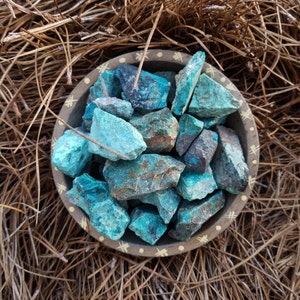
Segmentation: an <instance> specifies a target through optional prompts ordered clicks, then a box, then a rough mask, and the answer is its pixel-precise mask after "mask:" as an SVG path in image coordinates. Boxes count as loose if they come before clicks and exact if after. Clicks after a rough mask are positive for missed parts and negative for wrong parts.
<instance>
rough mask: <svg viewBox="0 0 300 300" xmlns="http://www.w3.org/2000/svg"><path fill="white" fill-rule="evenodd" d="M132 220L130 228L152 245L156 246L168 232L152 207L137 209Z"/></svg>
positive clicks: (142, 206) (131, 216)
mask: <svg viewBox="0 0 300 300" xmlns="http://www.w3.org/2000/svg"><path fill="white" fill-rule="evenodd" d="M130 218H131V222H130V224H129V226H128V228H129V229H130V230H132V231H133V232H134V233H135V234H136V235H137V236H139V237H140V238H141V239H142V240H144V241H145V242H147V243H149V244H150V245H154V244H155V243H156V242H157V241H158V240H159V239H160V238H161V236H162V235H163V234H164V233H165V231H166V230H167V226H166V225H165V223H164V222H163V220H162V218H161V217H160V215H159V213H158V212H157V209H156V208H155V207H153V206H150V205H141V206H139V207H137V208H135V209H134V210H133V211H132V213H131V215H130Z"/></svg>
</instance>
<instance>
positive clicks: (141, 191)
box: [103, 154, 185, 200]
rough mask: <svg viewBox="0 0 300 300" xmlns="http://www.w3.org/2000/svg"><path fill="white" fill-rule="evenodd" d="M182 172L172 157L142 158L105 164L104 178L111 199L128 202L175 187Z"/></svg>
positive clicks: (155, 156) (147, 155)
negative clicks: (128, 200)
mask: <svg viewBox="0 0 300 300" xmlns="http://www.w3.org/2000/svg"><path fill="white" fill-rule="evenodd" d="M184 168H185V165H184V164H183V163H182V162H180V161H178V160H176V159H174V158H172V157H171V156H164V155H159V154H142V155H140V156H139V157H138V158H137V159H135V160H132V161H118V162H111V161H107V162H106V164H105V166H104V169H103V175H104V178H105V180H106V181H107V183H108V186H109V190H110V193H111V195H112V196H113V197H114V198H116V199H118V200H127V199H138V198H139V197H140V196H143V195H146V194H150V193H153V192H155V191H159V190H164V189H167V188H170V187H174V186H176V185H177V183H178V180H179V177H180V174H181V172H182V171H183V170H184Z"/></svg>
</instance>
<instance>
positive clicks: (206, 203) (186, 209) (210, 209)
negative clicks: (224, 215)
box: [168, 191, 225, 241]
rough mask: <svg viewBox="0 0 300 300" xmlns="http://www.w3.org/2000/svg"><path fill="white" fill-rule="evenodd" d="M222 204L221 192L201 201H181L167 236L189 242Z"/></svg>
mask: <svg viewBox="0 0 300 300" xmlns="http://www.w3.org/2000/svg"><path fill="white" fill-rule="evenodd" d="M224 203H225V197H224V194H223V192H222V191H217V192H216V193H214V194H212V195H209V196H207V197H206V198H205V199H203V200H198V201H192V202H189V201H183V202H182V204H181V205H180V207H179V209H178V211H177V213H176V221H175V226H174V229H172V230H170V231H169V232H168V234H169V236H170V237H171V238H173V239H176V240H180V241H187V240H189V239H190V238H191V237H192V236H193V235H194V234H195V233H196V232H197V231H198V230H199V229H200V228H201V227H202V225H203V224H204V223H205V222H206V221H208V220H209V219H210V218H211V217H212V216H214V215H215V214H216V213H217V212H218V211H219V210H220V209H221V208H222V207H223V206H224Z"/></svg>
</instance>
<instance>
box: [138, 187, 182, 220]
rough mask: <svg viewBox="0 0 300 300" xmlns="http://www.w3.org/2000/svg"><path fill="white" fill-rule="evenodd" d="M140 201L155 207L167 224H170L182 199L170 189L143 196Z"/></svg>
mask: <svg viewBox="0 0 300 300" xmlns="http://www.w3.org/2000/svg"><path fill="white" fill-rule="evenodd" d="M140 200H141V201H142V202H143V203H147V204H152V205H155V206H156V207H157V209H158V212H159V215H160V216H161V218H162V219H163V221H164V222H165V224H168V223H169V222H170V221H171V219H172V217H173V215H174V214H175V212H176V210H177V208H178V205H179V203H180V200H181V197H180V196H179V195H178V194H177V193H176V192H175V191H174V190H173V189H172V188H170V189H166V190H162V191H158V192H155V193H151V194H148V195H145V196H142V197H140Z"/></svg>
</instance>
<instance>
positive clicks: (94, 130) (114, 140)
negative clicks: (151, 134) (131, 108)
mask: <svg viewBox="0 0 300 300" xmlns="http://www.w3.org/2000/svg"><path fill="white" fill-rule="evenodd" d="M90 137H91V138H92V139H93V140H95V141H96V142H98V143H100V144H101V145H103V146H98V145H96V144H95V143H93V142H91V141H90V142H89V151H90V152H91V153H94V154H98V155H100V156H102V157H105V158H107V159H110V160H114V161H116V160H119V159H125V160H132V159H135V158H137V156H138V155H140V154H141V153H142V152H143V151H145V150H146V148H147V145H146V143H145V142H144V140H143V137H142V135H141V134H140V133H139V132H138V130H137V129H136V128H134V127H133V126H132V125H131V124H130V123H128V122H126V121H125V120H123V119H121V118H118V117H116V116H114V115H112V114H110V113H107V112H105V111H103V110H102V109H100V108H95V109H94V115H93V121H92V126H91V133H90Z"/></svg>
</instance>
